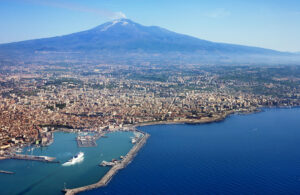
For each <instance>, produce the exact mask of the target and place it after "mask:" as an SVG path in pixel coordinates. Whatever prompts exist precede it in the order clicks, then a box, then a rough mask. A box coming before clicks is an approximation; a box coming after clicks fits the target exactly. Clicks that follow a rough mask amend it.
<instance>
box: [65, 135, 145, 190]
mask: <svg viewBox="0 0 300 195" xmlns="http://www.w3.org/2000/svg"><path fill="white" fill-rule="evenodd" d="M137 133H141V134H142V137H141V138H140V139H138V140H137V142H136V143H135V145H134V146H133V147H132V148H131V150H130V151H129V152H128V153H127V154H126V155H125V156H124V157H123V158H121V160H119V161H114V162H113V164H111V163H109V162H106V163H104V164H103V165H105V164H106V165H109V166H112V167H111V169H110V170H109V171H108V172H107V173H106V174H105V175H104V176H103V177H102V178H101V179H100V180H99V181H98V182H97V183H95V184H91V185H87V186H84V187H79V188H73V189H63V190H62V191H63V192H65V194H67V195H72V194H77V193H79V192H83V191H87V190H91V189H95V188H100V187H103V186H105V185H107V184H108V183H109V181H110V180H111V179H112V177H113V176H114V175H115V174H116V173H117V172H118V171H119V170H121V169H123V168H125V167H126V166H127V165H128V164H129V163H130V162H131V161H132V159H133V158H134V157H135V156H136V154H137V153H138V151H139V150H140V149H141V148H142V147H143V146H144V144H145V143H146V141H147V139H148V138H149V136H150V135H149V134H148V133H144V132H141V131H137ZM102 163H103V161H102ZM107 163H108V164H107ZM100 165H101V164H100Z"/></svg>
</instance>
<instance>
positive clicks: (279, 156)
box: [83, 108, 300, 194]
mask: <svg viewBox="0 0 300 195" xmlns="http://www.w3.org/2000/svg"><path fill="white" fill-rule="evenodd" d="M140 129H141V130H143V131H146V132H148V133H150V134H151V137H150V138H149V139H148V141H147V143H146V145H145V146H144V147H143V148H142V149H141V150H140V152H139V153H138V155H137V156H136V158H135V159H134V160H133V162H132V163H131V164H129V165H128V167H127V168H125V169H123V170H121V171H120V172H119V173H118V174H117V175H116V176H115V177H114V178H113V179H112V181H111V182H110V183H109V185H108V186H106V187H104V188H99V189H96V190H93V191H88V192H84V193H83V194H300V108H295V109H266V110H265V111H264V112H261V113H257V114H250V115H232V116H230V117H229V118H227V119H226V120H225V121H222V122H218V123H211V124H201V125H155V126H147V127H141V128H140Z"/></svg>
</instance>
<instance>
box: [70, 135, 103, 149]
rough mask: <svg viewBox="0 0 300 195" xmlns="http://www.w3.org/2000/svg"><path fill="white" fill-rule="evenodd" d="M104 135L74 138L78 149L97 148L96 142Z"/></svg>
mask: <svg viewBox="0 0 300 195" xmlns="http://www.w3.org/2000/svg"><path fill="white" fill-rule="evenodd" d="M104 135H105V134H104V133H97V134H95V135H93V136H91V135H87V136H78V137H77V138H76V140H77V145H78V147H80V148H82V147H96V146H97V142H96V141H97V140H98V139H99V138H100V137H103V136H104Z"/></svg>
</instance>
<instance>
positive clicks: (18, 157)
mask: <svg viewBox="0 0 300 195" xmlns="http://www.w3.org/2000/svg"><path fill="white" fill-rule="evenodd" d="M8 159H16V160H33V161H41V162H47V163H59V161H56V158H55V157H49V156H34V155H25V154H12V155H10V156H8Z"/></svg>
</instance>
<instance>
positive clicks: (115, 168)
mask: <svg viewBox="0 0 300 195" xmlns="http://www.w3.org/2000/svg"><path fill="white" fill-rule="evenodd" d="M274 108H278V109H293V108H300V107H299V106H276V107H256V108H255V109H251V110H241V111H229V112H226V113H223V114H221V115H216V116H213V117H203V118H201V119H183V120H173V121H152V122H142V123H137V124H133V125H128V126H127V127H128V128H129V129H128V131H138V132H140V133H142V134H143V135H144V136H143V137H142V139H141V140H140V141H139V142H138V143H136V144H135V145H134V146H133V147H132V148H131V149H130V151H129V152H128V153H127V154H126V156H125V158H124V159H123V160H122V161H121V162H120V163H118V164H116V165H114V166H113V167H111V168H110V169H109V171H108V172H107V173H106V174H105V175H104V176H103V177H102V178H100V180H99V181H98V182H97V183H94V184H90V185H86V186H82V187H78V188H72V189H63V190H62V192H64V193H65V194H67V195H72V194H77V193H80V192H84V191H89V190H92V189H96V188H101V187H104V186H106V185H107V184H108V183H109V182H110V180H111V179H112V178H113V176H114V175H115V174H117V172H118V171H119V170H121V169H123V168H125V167H126V166H127V165H128V164H129V163H130V162H131V161H132V160H133V158H134V157H135V156H136V155H137V153H138V152H139V150H140V149H141V148H142V147H143V146H144V145H145V143H146V141H147V139H148V138H149V137H150V134H148V133H146V132H143V131H140V130H138V129H137V128H138V127H143V126H151V125H172V124H173V125H174V124H195V125H196V124H207V123H214V122H221V121H223V120H225V119H226V118H227V117H228V116H230V115H232V114H255V113H259V112H262V111H263V109H274ZM56 131H57V130H56ZM117 131H120V129H119V130H117ZM121 131H122V130H121ZM66 132H70V131H66ZM5 159H8V158H7V157H3V156H2V157H1V156H0V160H5Z"/></svg>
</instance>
